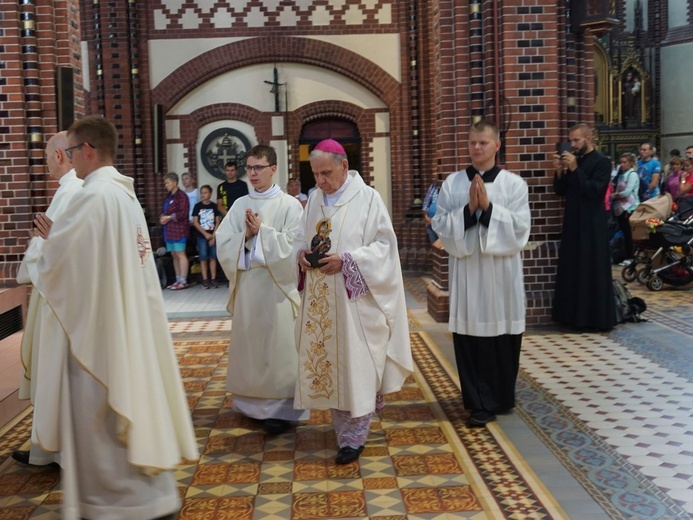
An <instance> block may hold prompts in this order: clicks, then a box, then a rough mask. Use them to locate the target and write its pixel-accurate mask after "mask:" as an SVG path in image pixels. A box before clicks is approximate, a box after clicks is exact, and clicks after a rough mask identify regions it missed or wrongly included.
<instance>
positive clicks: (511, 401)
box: [452, 334, 522, 413]
mask: <svg viewBox="0 0 693 520" xmlns="http://www.w3.org/2000/svg"><path fill="white" fill-rule="evenodd" d="M452 339H453V344H454V346H455V360H456V361H457V371H458V373H459V375H460V384H461V387H462V402H463V403H464V407H465V409H467V410H472V412H476V411H482V410H483V411H487V412H492V413H498V412H504V411H507V410H510V409H511V408H513V407H514V406H515V381H516V380H517V373H518V371H519V369H520V350H521V347H522V334H505V335H502V336H495V337H487V338H486V337H484V338H482V337H478V336H467V335H464V334H453V335H452Z"/></svg>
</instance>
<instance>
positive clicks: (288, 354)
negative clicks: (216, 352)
mask: <svg viewBox="0 0 693 520" xmlns="http://www.w3.org/2000/svg"><path fill="white" fill-rule="evenodd" d="M247 209H250V210H252V211H253V212H255V213H257V214H258V218H259V219H260V220H261V221H262V225H261V226H260V231H259V233H258V234H257V235H256V236H255V237H253V238H252V239H251V240H250V241H246V237H245V230H246V225H245V212H246V210H247ZM302 213H303V207H302V206H301V203H300V202H298V200H296V199H295V198H294V197H292V196H291V195H287V194H286V193H283V192H282V191H281V189H279V188H278V187H277V186H276V185H273V186H272V187H271V188H269V190H267V191H266V192H263V193H257V192H253V193H251V194H249V195H245V196H244V197H241V198H240V199H237V200H236V202H234V204H233V206H231V209H230V210H229V212H228V214H227V215H226V217H225V218H224V220H222V222H221V224H220V225H219V229H218V230H217V232H216V237H217V256H218V258H219V262H220V263H221V265H222V267H223V268H224V273H225V274H226V276H227V278H228V279H229V301H228V305H227V309H228V311H229V312H230V313H231V315H232V316H233V324H232V327H231V343H230V344H229V365H228V373H227V384H226V386H227V389H228V390H229V391H230V392H231V393H232V394H233V396H234V409H236V410H238V411H240V412H241V413H243V414H244V415H247V416H249V417H253V418H254V419H261V420H262V419H269V418H273V419H283V420H299V419H307V418H309V416H310V412H308V411H305V412H304V411H303V410H301V411H297V410H294V402H293V394H294V387H295V385H296V372H297V366H298V358H297V356H296V343H295V342H294V337H293V329H294V322H295V321H296V314H297V311H298V306H299V304H300V298H299V294H298V290H297V288H296V275H295V272H294V264H293V257H292V248H293V242H294V234H295V233H296V229H297V228H298V224H299V222H300V220H301V214H302Z"/></svg>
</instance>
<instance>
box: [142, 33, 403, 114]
mask: <svg viewBox="0 0 693 520" xmlns="http://www.w3.org/2000/svg"><path fill="white" fill-rule="evenodd" d="M268 62H277V63H281V62H294V63H304V64H309V65H315V66H317V67H321V68H323V69H328V70H332V71H334V72H337V73H339V74H342V75H344V76H345V77H348V78H349V79H351V80H353V81H355V82H356V83H358V84H360V85H363V86H364V87H365V88H366V89H368V90H369V91H371V92H373V93H374V94H375V95H376V96H378V98H380V99H381V100H382V101H383V102H384V103H385V104H387V105H388V106H392V104H393V103H394V102H395V101H396V100H397V99H398V97H399V86H400V84H399V82H398V81H397V80H396V79H395V78H393V77H392V76H391V75H390V74H388V73H387V72H385V71H384V70H383V69H382V68H380V67H378V66H377V65H375V64H374V63H373V62H371V61H369V60H367V59H366V58H364V57H363V56H360V55H358V54H356V53H354V52H352V51H349V50H347V49H343V48H342V47H338V46H336V45H332V44H330V43H325V42H321V41H318V40H312V39H308V38H290V37H286V36H274V37H260V38H250V39H247V40H242V41H238V42H234V43H229V44H228V45H223V46H221V47H218V48H216V49H212V50H211V51H208V52H205V53H204V54H201V55H200V56H197V57H196V58H194V59H192V60H190V61H189V62H187V63H185V64H184V65H182V66H180V67H179V68H177V69H176V70H175V71H173V72H172V73H171V74H170V75H169V76H168V77H166V79H164V80H163V81H162V82H161V83H159V85H157V86H156V87H155V88H154V89H153V90H152V102H153V103H155V104H160V105H162V106H163V107H164V111H165V112H167V111H168V110H170V109H171V107H173V106H174V105H175V104H176V103H177V102H178V101H180V100H181V99H182V98H183V97H184V96H185V95H186V94H188V93H189V92H191V91H193V90H194V89H195V88H197V87H199V86H200V85H202V84H204V83H205V82H207V81H209V80H210V79H212V78H214V77H216V76H218V75H220V74H223V73H224V72H227V71H229V70H234V69H238V68H241V67H245V66H248V65H254V64H256V63H268Z"/></svg>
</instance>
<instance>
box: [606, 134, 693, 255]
mask: <svg viewBox="0 0 693 520" xmlns="http://www.w3.org/2000/svg"><path fill="white" fill-rule="evenodd" d="M670 156H671V159H670V161H669V163H668V164H666V165H665V166H664V167H662V163H661V161H660V160H659V159H658V158H657V148H656V147H655V146H654V145H653V144H652V143H651V142H644V143H642V144H641V145H640V150H639V158H637V159H636V156H635V154H632V153H630V152H626V153H623V154H621V156H620V157H619V158H618V159H617V161H615V162H616V163H617V166H616V167H615V168H614V169H613V171H612V178H611V189H610V190H609V192H610V193H609V195H608V200H607V204H606V208H607V209H608V210H610V211H611V212H612V214H613V217H614V220H615V221H616V222H617V224H618V229H619V230H620V231H621V233H622V236H623V243H624V255H625V259H624V260H623V261H622V262H620V263H621V265H629V263H630V262H632V260H633V255H634V252H635V246H634V244H633V238H632V233H631V226H630V223H629V217H630V215H631V214H632V213H633V211H635V209H636V208H637V207H638V206H639V205H640V204H641V203H643V202H645V201H648V200H651V199H654V198H655V197H659V196H662V195H664V196H671V199H672V203H673V206H672V209H673V211H674V212H675V213H677V214H679V215H684V216H685V215H687V214H690V210H691V209H693V145H691V146H688V147H687V148H686V150H685V155H684V156H683V157H682V156H681V152H680V151H679V150H677V149H674V150H671V152H670Z"/></svg>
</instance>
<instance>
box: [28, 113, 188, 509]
mask: <svg viewBox="0 0 693 520" xmlns="http://www.w3.org/2000/svg"><path fill="white" fill-rule="evenodd" d="M67 140H68V143H67V144H68V146H67V148H65V152H66V154H67V156H68V157H69V158H70V159H71V161H72V164H73V166H74V168H75V171H76V173H77V177H79V178H81V179H84V186H83V188H82V190H81V191H80V192H79V193H77V194H76V195H75V196H74V198H73V199H72V203H71V210H70V211H69V212H67V213H65V214H63V216H61V217H60V218H58V219H57V220H56V221H55V222H54V223H53V224H52V225H51V221H50V219H46V218H45V217H42V216H39V217H37V219H36V221H35V222H36V224H37V227H38V228H39V230H40V232H41V234H42V236H44V238H46V241H45V243H44V246H43V255H42V258H41V260H40V261H39V266H38V272H39V278H38V280H39V287H38V289H39V290H40V291H41V293H42V294H43V295H44V297H45V299H46V301H47V303H48V305H49V306H50V308H51V310H52V311H53V313H54V315H55V321H56V322H57V323H59V326H60V328H61V329H62V330H63V331H64V334H63V335H62V336H60V335H55V336H53V337H50V338H46V341H45V344H44V345H42V350H43V349H51V351H53V359H54V365H53V366H52V367H51V370H52V371H53V376H52V378H51V380H52V381H53V382H54V384H55V387H54V399H53V403H52V407H51V409H52V410H53V414H52V415H51V416H50V417H49V416H48V414H47V413H46V414H42V415H40V419H41V421H40V424H39V425H38V427H37V436H38V438H39V440H40V442H41V445H42V446H43V447H44V448H46V449H48V450H51V451H56V452H57V451H59V452H60V454H61V464H62V467H63V474H62V487H63V506H62V517H63V518H65V519H78V518H89V519H95V518H109V519H122V520H145V519H152V518H159V517H162V516H165V515H171V514H174V513H176V512H177V511H178V510H179V509H180V497H179V493H178V489H177V487H176V483H175V480H174V477H173V470H174V469H175V468H176V466H177V464H179V463H180V462H181V461H182V460H183V459H187V460H194V459H197V457H198V449H197V445H196V442H195V434H194V430H193V427H192V421H191V417H190V411H189V409H188V403H187V399H186V396H185V392H184V389H183V384H182V380H181V376H180V371H179V369H178V363H177V360H176V356H175V353H174V350H173V343H172V339H171V334H170V332H169V329H168V323H167V319H166V313H165V311H164V305H163V298H162V296H161V289H160V286H159V278H158V276H157V271H156V266H155V264H154V258H153V256H152V250H151V246H150V241H149V235H148V232H147V222H146V220H145V218H144V213H143V211H142V208H141V206H140V204H139V202H138V200H137V197H136V195H135V191H134V183H133V180H132V179H131V178H130V177H126V176H124V175H121V174H120V173H118V171H117V170H116V169H115V168H114V167H113V166H112V164H113V158H114V157H115V154H116V146H117V132H116V130H115V128H114V127H113V125H111V124H110V123H109V122H108V121H106V120H105V119H103V118H102V117H99V116H89V117H85V118H83V119H81V120H79V121H76V122H75V123H74V124H73V125H72V126H71V127H70V129H69V130H68V134H67ZM39 380H40V381H41V385H43V384H44V379H43V375H42V374H39ZM46 404H48V403H46Z"/></svg>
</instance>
